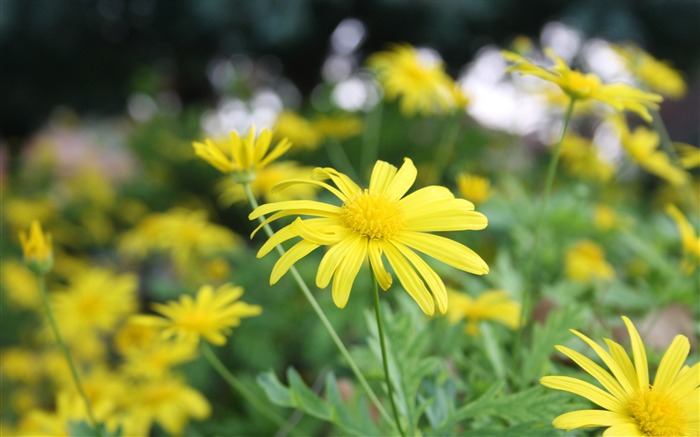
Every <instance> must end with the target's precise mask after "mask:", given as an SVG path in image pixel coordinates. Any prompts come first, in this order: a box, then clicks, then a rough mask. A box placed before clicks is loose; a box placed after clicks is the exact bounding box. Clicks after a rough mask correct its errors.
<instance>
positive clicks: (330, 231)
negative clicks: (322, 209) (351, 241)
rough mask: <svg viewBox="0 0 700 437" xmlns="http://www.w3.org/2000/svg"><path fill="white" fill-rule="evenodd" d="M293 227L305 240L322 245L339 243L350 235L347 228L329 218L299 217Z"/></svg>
mask: <svg viewBox="0 0 700 437" xmlns="http://www.w3.org/2000/svg"><path fill="white" fill-rule="evenodd" d="M292 227H293V228H294V230H295V231H296V232H297V234H298V235H299V236H300V237H301V238H303V239H304V240H307V241H310V242H312V243H314V244H319V245H322V246H330V245H333V244H337V243H339V242H340V240H342V239H343V238H345V237H346V236H347V235H348V230H347V228H345V227H343V226H341V225H339V224H337V222H336V221H335V220H331V219H327V218H320V219H309V220H302V219H300V218H298V217H297V219H296V220H294V222H293V223H292Z"/></svg>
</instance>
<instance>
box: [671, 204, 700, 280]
mask: <svg viewBox="0 0 700 437" xmlns="http://www.w3.org/2000/svg"><path fill="white" fill-rule="evenodd" d="M666 213H667V214H668V215H670V216H671V218H673V220H675V221H676V225H677V226H678V230H679V231H680V234H681V244H682V246H683V254H684V257H683V261H682V262H681V269H682V270H683V271H684V272H686V273H687V274H691V273H693V272H694V271H695V269H697V268H698V265H700V238H698V235H697V234H696V233H695V229H693V226H692V225H691V224H690V222H689V221H688V219H687V218H686V217H685V216H684V215H683V213H682V212H681V211H680V210H679V209H678V208H677V207H676V206H675V205H671V204H669V205H666Z"/></svg>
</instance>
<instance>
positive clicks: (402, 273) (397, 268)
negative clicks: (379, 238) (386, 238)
mask: <svg viewBox="0 0 700 437" xmlns="http://www.w3.org/2000/svg"><path fill="white" fill-rule="evenodd" d="M382 247H383V249H384V253H385V254H386V259H387V260H388V261H389V264H390V265H391V268H393V269H394V272H395V273H396V276H397V277H398V278H399V282H401V285H402V286H403V288H404V289H405V290H406V292H407V293H408V294H409V295H410V296H411V297H412V298H413V300H415V301H416V303H418V306H419V307H420V309H421V310H423V312H424V313H425V314H427V315H429V316H432V315H433V314H435V302H434V301H433V296H432V295H431V294H430V292H429V291H428V289H427V288H426V287H425V284H424V283H423V281H422V280H421V278H420V277H419V276H418V274H417V273H416V271H415V270H414V269H413V267H412V266H411V264H409V262H408V261H407V260H406V258H405V257H404V256H403V255H402V254H401V252H399V250H398V249H396V247H394V245H392V244H385V245H383V246H382Z"/></svg>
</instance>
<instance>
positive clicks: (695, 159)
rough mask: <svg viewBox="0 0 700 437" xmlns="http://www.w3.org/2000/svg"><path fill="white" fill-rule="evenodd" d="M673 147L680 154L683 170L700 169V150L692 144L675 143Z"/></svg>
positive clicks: (679, 158)
mask: <svg viewBox="0 0 700 437" xmlns="http://www.w3.org/2000/svg"><path fill="white" fill-rule="evenodd" d="M673 146H674V147H675V149H676V151H677V152H678V160H679V161H680V162H681V165H682V166H683V168H686V169H691V168H697V167H700V148H698V147H697V146H693V145H692V144H686V143H679V142H674V143H673Z"/></svg>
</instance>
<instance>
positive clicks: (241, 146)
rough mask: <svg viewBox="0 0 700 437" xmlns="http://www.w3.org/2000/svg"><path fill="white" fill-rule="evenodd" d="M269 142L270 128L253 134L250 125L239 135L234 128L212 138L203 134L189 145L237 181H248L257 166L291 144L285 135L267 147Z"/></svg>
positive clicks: (253, 177) (259, 166)
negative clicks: (228, 133) (226, 134)
mask: <svg viewBox="0 0 700 437" xmlns="http://www.w3.org/2000/svg"><path fill="white" fill-rule="evenodd" d="M271 142H272V132H271V131H269V130H268V129H263V130H262V131H261V132H260V135H259V136H258V137H257V138H256V137H255V129H254V128H253V127H251V128H250V129H248V134H247V135H246V136H245V137H243V138H241V137H240V136H239V135H238V132H236V131H232V132H231V136H230V137H229V138H228V139H225V140H219V141H214V140H211V139H209V138H207V139H205V140H204V143H198V142H193V143H192V146H193V147H194V152H195V154H196V155H197V156H199V157H200V158H202V159H203V160H205V161H207V162H208V163H209V164H211V165H212V166H213V167H214V168H216V169H217V170H219V171H220V172H222V173H230V174H231V175H232V176H233V178H234V180H236V181H238V182H250V181H252V180H254V179H255V173H256V172H257V171H258V170H261V169H263V168H265V167H266V166H267V165H269V164H270V163H272V162H273V161H274V160H275V159H277V158H279V157H280V156H282V155H283V154H284V153H285V152H286V151H287V150H289V148H290V147H292V143H290V142H289V140H287V139H286V138H283V139H281V140H280V141H279V142H278V143H277V144H276V145H275V146H273V147H270V144H271Z"/></svg>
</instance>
